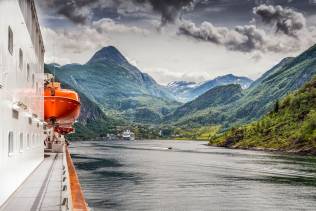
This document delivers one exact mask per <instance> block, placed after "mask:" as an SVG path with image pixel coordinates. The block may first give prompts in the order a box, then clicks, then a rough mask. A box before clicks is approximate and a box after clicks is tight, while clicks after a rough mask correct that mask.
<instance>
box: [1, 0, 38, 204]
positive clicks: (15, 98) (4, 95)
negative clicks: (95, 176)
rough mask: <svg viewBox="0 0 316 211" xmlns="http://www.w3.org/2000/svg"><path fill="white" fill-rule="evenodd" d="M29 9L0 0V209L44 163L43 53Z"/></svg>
mask: <svg viewBox="0 0 316 211" xmlns="http://www.w3.org/2000/svg"><path fill="white" fill-rule="evenodd" d="M32 7H34V5H33V1H31V0H0V120H1V121H0V187H1V188H0V207H1V205H2V204H3V203H4V202H5V201H6V200H7V199H8V198H9V197H10V195H11V194H12V193H13V192H14V191H15V190H16V189H17V188H18V187H19V186H20V185H21V184H22V183H23V181H24V180H25V179H26V178H27V177H28V176H29V175H30V174H31V173H32V172H33V171H34V170H35V168H36V167H37V166H38V165H39V164H40V163H41V162H42V161H43V159H44V146H43V141H44V134H43V123H42V122H41V120H43V113H44V112H43V93H42V92H43V74H44V73H43V54H44V50H43V48H42V41H41V36H40V30H39V28H38V22H36V21H37V18H34V17H36V14H33V13H34V12H35V10H34V8H33V9H32ZM29 16H32V17H33V18H32V17H31V18H30V17H29ZM25 17H29V18H27V20H26V19H25ZM30 24H31V25H32V27H28V26H30ZM30 29H31V30H30Z"/></svg>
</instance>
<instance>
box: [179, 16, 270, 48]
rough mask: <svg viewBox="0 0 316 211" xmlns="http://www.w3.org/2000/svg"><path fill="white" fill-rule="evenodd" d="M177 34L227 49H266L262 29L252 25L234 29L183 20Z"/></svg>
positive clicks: (264, 35)
mask: <svg viewBox="0 0 316 211" xmlns="http://www.w3.org/2000/svg"><path fill="white" fill-rule="evenodd" d="M178 33H179V34H182V35H186V36H189V37H193V38H195V39H198V40H203V41H208V42H211V43H214V44H217V45H222V46H224V47H226V48H227V49H229V50H233V51H241V52H252V51H255V50H259V51H266V50H267V42H268V41H267V40H266V34H265V32H264V31H263V30H260V29H258V28H256V26H254V25H246V26H237V27H235V28H234V29H229V28H226V27H216V26H214V25H213V24H211V23H209V22H203V23H202V24H201V26H196V25H195V24H194V23H193V22H190V21H183V22H182V23H181V24H180V26H179V32H178Z"/></svg>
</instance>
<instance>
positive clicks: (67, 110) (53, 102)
mask: <svg viewBox="0 0 316 211" xmlns="http://www.w3.org/2000/svg"><path fill="white" fill-rule="evenodd" d="M44 109H45V115H44V116H45V121H47V122H49V121H55V122H56V123H57V124H70V125H71V124H72V123H74V122H75V120H76V119H77V118H78V117H79V115H80V102H79V101H77V100H73V99H69V98H65V97H60V96H45V98H44Z"/></svg>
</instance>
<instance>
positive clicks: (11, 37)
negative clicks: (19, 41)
mask: <svg viewBox="0 0 316 211" xmlns="http://www.w3.org/2000/svg"><path fill="white" fill-rule="evenodd" d="M8 50H9V52H10V54H11V55H13V32H12V29H11V27H10V26H9V28H8Z"/></svg>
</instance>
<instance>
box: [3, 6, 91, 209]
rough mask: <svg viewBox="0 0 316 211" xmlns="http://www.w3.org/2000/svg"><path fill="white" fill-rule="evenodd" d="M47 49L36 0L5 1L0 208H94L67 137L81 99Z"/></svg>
mask: <svg viewBox="0 0 316 211" xmlns="http://www.w3.org/2000/svg"><path fill="white" fill-rule="evenodd" d="M44 53H45V48H44V43H43V39H42V35H41V29H40V25H39V21H38V17H37V12H36V5H35V2H34V0H0V117H1V123H0V125H1V126H0V140H1V141H0V210H16V211H21V210H88V207H87V203H86V202H85V199H84V196H83V193H82V190H81V188H80V183H79V180H78V176H77V174H76V170H75V168H74V165H73V163H72V160H71V156H70V153H69V151H68V148H67V141H66V140H65V137H64V135H66V134H68V133H71V132H73V131H74V129H73V127H72V126H73V123H74V122H75V120H76V119H77V118H78V116H79V113H80V99H79V96H78V94H77V93H76V92H74V91H71V90H64V89H62V88H61V84H59V83H57V82H55V81H54V77H53V76H52V75H45V74H44Z"/></svg>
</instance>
